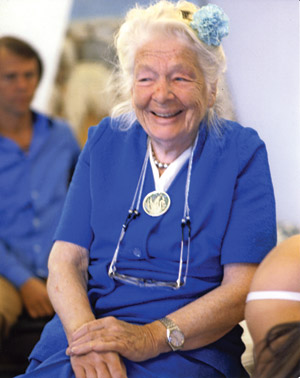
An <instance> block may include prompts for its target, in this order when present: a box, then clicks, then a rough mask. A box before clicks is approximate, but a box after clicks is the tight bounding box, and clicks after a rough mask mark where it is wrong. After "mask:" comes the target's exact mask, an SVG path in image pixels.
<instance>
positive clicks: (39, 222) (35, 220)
mask: <svg viewBox="0 0 300 378" xmlns="http://www.w3.org/2000/svg"><path fill="white" fill-rule="evenodd" d="M32 224H33V225H34V227H35V228H38V227H40V224H41V221H40V220H39V218H33V220H32Z"/></svg>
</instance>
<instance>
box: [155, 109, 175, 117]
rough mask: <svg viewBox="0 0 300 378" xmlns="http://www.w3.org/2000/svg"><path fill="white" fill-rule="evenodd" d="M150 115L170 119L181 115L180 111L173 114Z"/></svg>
mask: <svg viewBox="0 0 300 378" xmlns="http://www.w3.org/2000/svg"><path fill="white" fill-rule="evenodd" d="M151 113H152V114H153V115H155V116H156V117H160V118H172V117H176V116H177V115H179V114H180V113H182V110H179V111H178V112H175V113H156V112H153V111H152V112H151Z"/></svg>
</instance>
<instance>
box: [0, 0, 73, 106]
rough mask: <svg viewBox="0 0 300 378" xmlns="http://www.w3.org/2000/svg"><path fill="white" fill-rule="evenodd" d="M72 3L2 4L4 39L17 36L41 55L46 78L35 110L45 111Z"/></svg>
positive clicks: (3, 0)
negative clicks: (5, 36) (8, 36)
mask: <svg viewBox="0 0 300 378" xmlns="http://www.w3.org/2000/svg"><path fill="white" fill-rule="evenodd" d="M71 3H72V0H0V36H3V35H7V34H10V35H13V36H16V37H20V38H22V39H24V40H26V41H27V42H29V43H30V44H32V45H33V46H34V47H35V48H36V49H37V50H38V52H39V53H40V55H41V57H42V59H43V62H44V65H45V74H44V77H43V79H42V81H41V83H40V86H39V89H38V91H37V92H36V96H35V99H34V102H33V107H35V108H36V109H38V110H41V111H45V110H46V109H47V102H48V96H49V94H50V93H49V89H50V88H51V86H52V83H53V79H54V76H55V71H56V67H57V63H58V58H59V55H60V46H61V42H62V37H63V34H64V32H65V28H66V26H67V22H68V18H69V13H70V7H71Z"/></svg>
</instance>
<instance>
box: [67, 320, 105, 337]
mask: <svg viewBox="0 0 300 378" xmlns="http://www.w3.org/2000/svg"><path fill="white" fill-rule="evenodd" d="M102 328H103V324H102V322H101V319H97V320H92V321H90V322H88V323H85V324H84V325H82V326H81V327H80V328H78V329H77V330H76V331H75V332H74V333H73V334H72V341H75V340H77V339H79V338H81V337H82V336H84V335H86V334H88V333H90V332H94V331H96V330H100V329H102Z"/></svg>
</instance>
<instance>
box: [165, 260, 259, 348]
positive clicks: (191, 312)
mask: <svg viewBox="0 0 300 378" xmlns="http://www.w3.org/2000/svg"><path fill="white" fill-rule="evenodd" d="M256 268H257V266H256V265H255V264H231V265H229V266H225V270H224V272H225V275H224V279H223V283H222V285H221V286H219V287H217V288H216V289H214V290H212V291H211V292H209V293H207V294H206V295H204V296H203V297H201V298H199V299H198V300H196V301H194V302H192V303H190V304H189V305H187V306H184V307H183V308H181V309H179V310H177V311H176V312H174V313H172V314H170V315H169V317H170V318H171V319H172V320H173V321H174V322H175V323H176V324H177V325H178V326H179V328H180V329H181V330H182V331H183V333H184V335H185V346H184V349H186V350H188V349H194V348H199V347H203V346H205V345H207V344H210V343H212V342H214V341H216V340H218V339H220V338H221V337H222V336H224V335H225V334H226V333H227V332H229V331H230V330H231V329H232V328H233V327H234V326H235V325H236V324H238V323H239V322H240V321H241V320H242V319H243V318H244V308H245V299H246V295H247V293H248V291H249V286H250V283H251V280H252V277H253V275H254V272H255V270H256Z"/></svg>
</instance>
